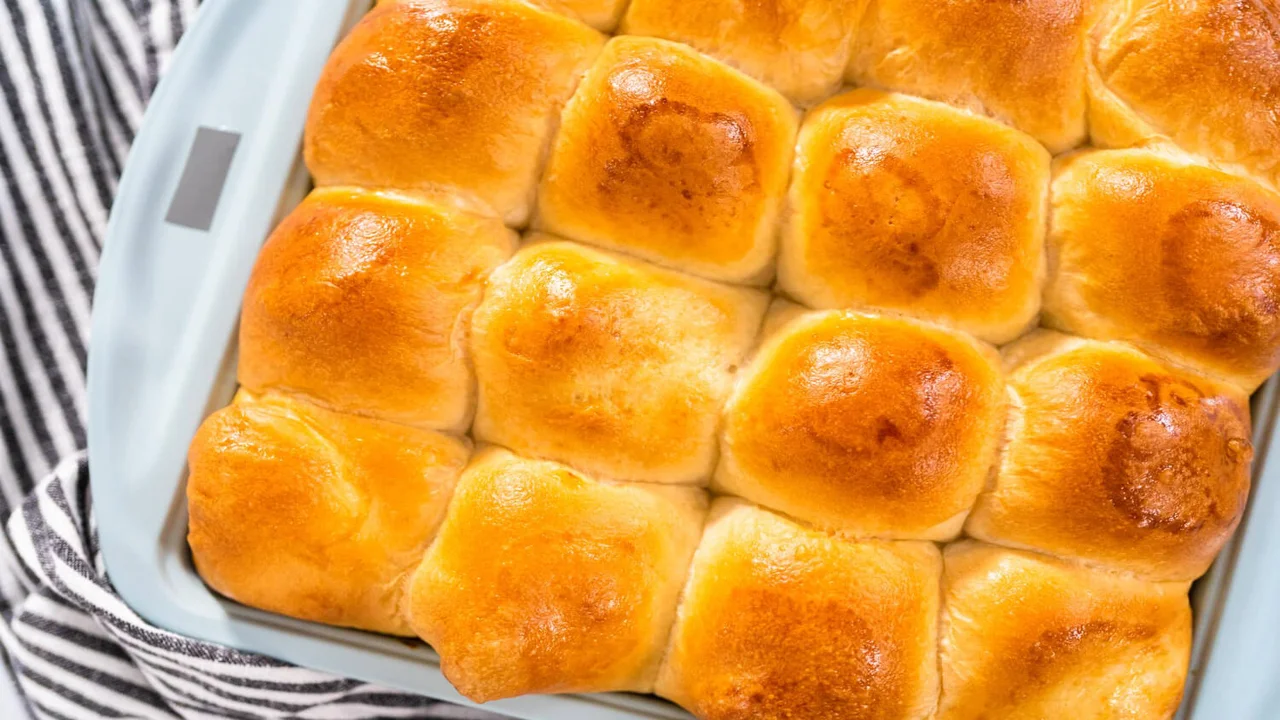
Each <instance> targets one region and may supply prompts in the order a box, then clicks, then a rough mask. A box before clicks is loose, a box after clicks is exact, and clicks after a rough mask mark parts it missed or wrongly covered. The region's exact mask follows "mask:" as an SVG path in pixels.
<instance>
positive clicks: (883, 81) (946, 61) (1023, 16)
mask: <svg viewBox="0 0 1280 720" xmlns="http://www.w3.org/2000/svg"><path fill="white" fill-rule="evenodd" d="M1089 22H1090V18H1089V16H1088V7H1087V3H1086V2H1085V1H1084V0H1021V1H1020V2H1007V1H1003V0H1002V1H1001V2H992V1H991V0H946V1H945V2H921V1H920V0H871V2H870V3H869V4H868V5H867V10H866V13H865V14H864V15H863V20H862V23H861V24H860V26H859V33H858V36H857V38H856V39H855V40H854V52H853V57H852V58H851V60H850V63H849V73H848V78H849V80H850V81H851V82H855V83H857V84H858V85H874V86H877V87H883V88H887V89H890V90H901V91H903V92H909V93H912V94H915V95H923V96H925V97H928V98H931V99H934V100H941V101H943V102H946V103H949V104H951V105H957V106H959V107H963V108H967V109H969V110H974V111H976V112H985V113H987V114H989V115H991V116H992V117H995V118H996V119H998V120H1001V121H1003V122H1006V123H1009V124H1010V125H1013V126H1014V127H1016V128H1018V129H1020V130H1022V131H1023V132H1026V133H1028V134H1030V135H1031V136H1033V137H1034V138H1035V139H1037V140H1039V141H1040V142H1042V143H1044V144H1045V146H1047V147H1048V148H1049V150H1051V151H1053V152H1055V153H1056V152H1061V151H1063V150H1067V149H1069V148H1072V147H1074V146H1076V145H1079V144H1080V143H1081V142H1083V141H1084V139H1085V114H1086V97H1085V96H1086V92H1085V35H1086V33H1087V32H1088V29H1089Z"/></svg>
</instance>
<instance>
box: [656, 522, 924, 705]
mask: <svg viewBox="0 0 1280 720" xmlns="http://www.w3.org/2000/svg"><path fill="white" fill-rule="evenodd" d="M941 572H942V563H941V557H940V555H939V553H938V550H937V548H935V547H934V546H933V545H932V544H930V543H922V542H897V543H890V542H877V541H871V542H852V541H849V540H843V539H839V538H836V537H833V536H831V535H827V534H825V533H822V532H820V531H816V530H810V529H806V528H805V527H803V526H801V525H798V524H796V523H794V522H791V521H790V520H786V519H784V518H782V517H780V516H778V515H774V514H773V513H770V512H767V511H764V510H760V509H758V508H755V507H752V506H750V505H747V504H746V503H743V502H742V501H740V500H733V499H729V498H720V499H717V500H716V501H715V503H714V504H713V505H712V510H711V520H710V521H709V522H708V525H707V529H706V532H705V534H704V535H703V538H702V542H701V544H700V545H699V546H698V552H697V553H696V554H695V556H694V560H693V569H692V571H691V573H690V576H689V581H688V584H687V585H686V586H685V589H684V594H683V595H682V599H681V602H680V610H679V615H678V617H677V620H676V624H675V628H674V630H673V631H672V635H671V643H670V648H669V650H668V652H667V657H666V660H665V662H664V663H663V666H662V670H661V672H660V673H659V676H658V683H657V693H658V694H659V695H662V696H664V697H667V698H670V699H671V700H674V701H675V702H677V703H679V704H680V705H682V706H684V707H685V708H688V709H689V711H690V712H692V713H693V714H694V715H696V716H697V717H699V718H701V720H747V719H748V718H796V719H797V720H801V719H804V720H809V719H810V718H812V719H814V720H817V719H819V718H821V720H865V719H867V718H876V719H877V720H923V718H927V717H930V716H931V713H932V712H933V709H934V705H935V703H936V701H937V694H938V665H937V624H938V605H939V589H938V582H939V578H940V575H941Z"/></svg>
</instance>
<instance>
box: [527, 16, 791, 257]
mask: <svg viewBox="0 0 1280 720" xmlns="http://www.w3.org/2000/svg"><path fill="white" fill-rule="evenodd" d="M795 128H796V118H795V111H794V110H793V109H792V107H791V105H790V104H788V103H787V101H786V99H784V98H783V97H782V96H781V95H779V94H778V93H776V92H775V91H773V90H770V89H768V88H766V87H764V86H763V85H761V84H760V83H758V82H756V81H755V80H752V79H751V78H749V77H747V76H746V75H743V74H742V73H740V72H738V71H736V70H733V69H732V68H729V67H727V66H725V65H721V64H720V63H718V62H716V61H714V60H712V59H710V58H708V57H706V56H705V55H701V54H699V53H697V52H695V51H693V50H691V49H689V48H688V47H686V46H684V45H678V44H676V43H672V42H667V41H665V40H655V39H651V38H638V37H619V38H614V39H613V40H611V41H609V44H608V45H607V46H606V47H605V49H604V52H603V53H601V54H600V58H599V59H598V60H597V61H596V64H595V66H593V67H592V68H591V70H590V72H588V73H587V76H586V77H585V78H584V79H583V81H582V86H581V87H580V88H579V89H578V92H577V93H575V94H574V96H573V99H572V100H570V101H569V104H568V105H567V106H565V109H564V114H563V116H562V118H561V127H560V134H559V135H558V136H557V138H556V142H555V145H554V147H553V149H552V151H551V159H550V160H549V161H548V164H547V171H546V174H545V175H544V177H543V179H542V190H541V194H540V196H539V204H538V212H539V219H538V223H539V225H540V227H542V228H545V229H547V230H550V231H552V232H556V233H559V234H561V235H565V236H567V237H569V238H572V239H574V240H580V241H582V242H587V243H591V244H594V245H601V246H604V247H607V248H614V249H618V250H623V251H626V252H628V253H630V254H633V255H637V256H639V257H642V258H644V259H646V260H651V261H653V262H657V263H660V264H664V265H668V266H670V267H674V268H676V269H678V270H685V271H687V272H692V273H694V274H699V275H704V276H706V277H710V278H712V279H716V280H731V281H739V282H746V281H763V280H765V279H767V277H768V275H769V274H770V270H771V267H772V262H773V254H774V249H775V237H774V234H775V230H774V224H775V223H774V221H775V220H776V218H777V216H778V212H779V208H780V206H781V203H782V198H783V195H784V194H785V192H786V186H787V175H788V172H789V167H790V164H791V153H792V147H791V146H792V142H793V141H794V139H795Z"/></svg>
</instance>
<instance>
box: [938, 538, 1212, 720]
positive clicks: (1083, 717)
mask: <svg viewBox="0 0 1280 720" xmlns="http://www.w3.org/2000/svg"><path fill="white" fill-rule="evenodd" d="M945 561H946V577H945V580H944V582H943V586H944V587H945V588H946V590H945V591H944V593H943V614H942V638H941V642H940V644H941V649H942V652H941V655H942V658H941V666H942V700H941V703H940V706H939V710H938V714H937V716H936V717H937V718H938V720H1015V719H1017V720H1021V719H1023V718H1037V719H1039V718H1071V719H1072V720H1116V719H1119V718H1133V720H1138V719H1139V718H1142V720H1161V719H1165V720H1167V719H1168V718H1170V717H1172V716H1173V712H1174V711H1175V710H1176V709H1177V707H1178V701H1179V699H1180V698H1181V696H1182V684H1183V679H1184V678H1185V677H1186V674H1187V665H1188V662H1189V658H1190V655H1191V608H1190V606H1189V604H1188V602H1187V587H1188V584H1187V583H1149V582H1144V581H1141V580H1136V579H1133V578H1130V577H1126V576H1122V575H1113V574H1110V573H1107V572H1104V571H1100V570H1093V569H1089V568H1087V567H1085V566H1083V565H1079V564H1073V563H1065V562H1061V561H1057V560H1052V559H1050V558H1048V557H1046V556H1043V555H1035V554H1032V553H1025V552H1017V551H1013V550H1003V549H999V548H994V547H991V546H989V545H982V544H980V543H974V542H962V543H955V544H952V545H948V546H947V548H946V550H945Z"/></svg>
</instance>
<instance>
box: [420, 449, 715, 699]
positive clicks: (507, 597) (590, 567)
mask: <svg viewBox="0 0 1280 720" xmlns="http://www.w3.org/2000/svg"><path fill="white" fill-rule="evenodd" d="M705 512H706V496H705V494H704V493H703V492H702V491H701V490H697V489H694V488H674V487H661V486H657V485H609V484H605V483H601V482H596V481H594V480H589V479H587V478H585V477H583V476H581V475H578V474H577V473H575V472H573V471H572V470H569V469H568V468H566V467H564V466H563V465H559V464H556V463H552V462H545V461H538V460H526V459H523V458H519V457H516V456H515V455H512V454H511V453H510V452H507V451H506V450H500V449H495V448H490V449H486V450H482V451H480V453H479V454H477V456H476V458H475V460H474V461H473V462H472V463H471V465H470V466H469V467H468V468H467V470H466V472H465V473H463V476H462V480H461V481H459V483H458V490H457V493H456V495H455V497H454V500H453V502H452V503H451V504H450V505H449V514H448V517H447V518H446V519H445V521H444V525H443V526H442V527H441V529H440V536H439V537H438V538H437V540H436V541H435V543H433V544H432V545H431V548H430V550H429V551H428V552H427V554H426V557H425V558H424V559H423V560H422V564H421V566H419V567H418V569H417V571H416V572H415V573H414V575H413V580H412V583H411V590H410V594H409V601H408V610H407V611H408V615H409V617H410V620H411V622H412V624H413V627H414V629H415V630H416V631H417V632H418V634H419V635H421V636H422V638H423V639H424V640H426V641H427V642H428V643H430V644H431V646H432V647H433V648H435V649H436V651H437V652H439V653H440V659H441V667H442V668H443V670H444V674H445V677H447V678H448V679H449V682H451V683H453V685H454V687H456V688H458V691H459V692H461V693H462V694H463V695H466V696H467V697H469V698H471V699H472V700H475V701H477V702H482V701H486V700H495V699H498V698H503V697H510V696H513V695H521V694H524V693H557V692H603V691H608V690H631V691H635V692H649V691H650V690H651V689H652V688H653V681H654V675H655V673H656V672H657V670H658V663H659V661H660V660H661V657H662V651H663V649H664V647H665V644H666V639H667V635H668V632H669V630H670V628H671V622H672V619H673V618H674V616H675V608H676V595H677V594H678V593H679V592H680V587H681V586H682V585H683V583H684V578H685V574H686V572H687V570H688V567H689V559H690V557H691V556H692V555H693V551H694V548H695V547H696V546H697V544H698V537H699V535H700V533H701V531H702V521H703V516H704V514H705Z"/></svg>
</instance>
